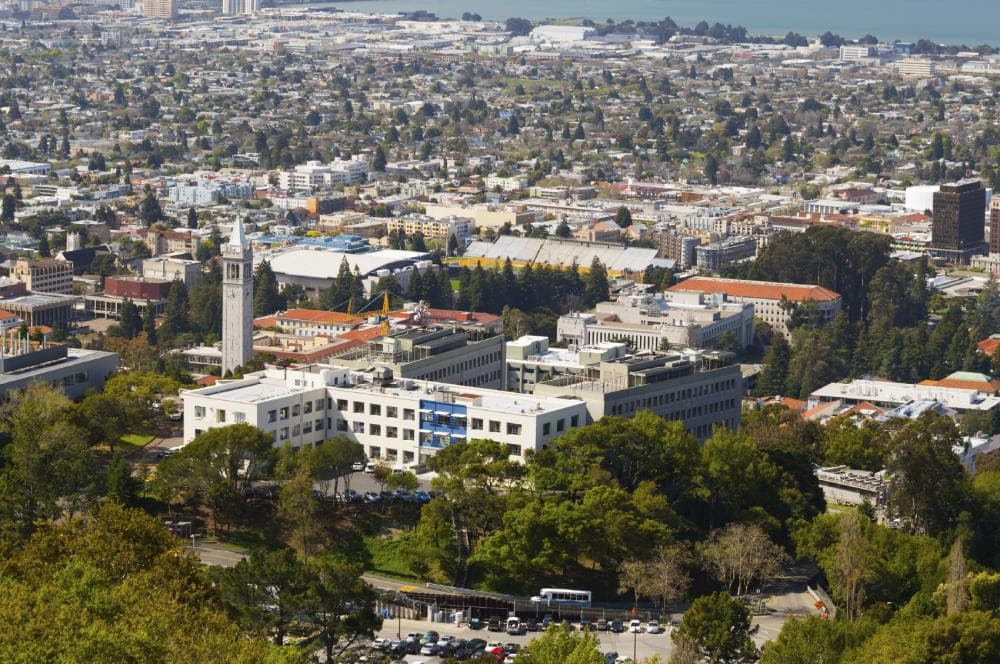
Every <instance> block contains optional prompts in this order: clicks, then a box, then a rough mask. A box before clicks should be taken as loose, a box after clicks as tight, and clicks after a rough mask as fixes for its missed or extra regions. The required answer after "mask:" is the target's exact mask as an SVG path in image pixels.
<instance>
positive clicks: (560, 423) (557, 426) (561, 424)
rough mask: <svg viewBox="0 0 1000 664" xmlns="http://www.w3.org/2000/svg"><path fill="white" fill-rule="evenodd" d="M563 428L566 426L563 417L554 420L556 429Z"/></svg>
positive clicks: (560, 429)
mask: <svg viewBox="0 0 1000 664" xmlns="http://www.w3.org/2000/svg"><path fill="white" fill-rule="evenodd" d="M565 428H566V420H565V419H559V420H558V421H557V422H556V431H562V430H564V429H565Z"/></svg>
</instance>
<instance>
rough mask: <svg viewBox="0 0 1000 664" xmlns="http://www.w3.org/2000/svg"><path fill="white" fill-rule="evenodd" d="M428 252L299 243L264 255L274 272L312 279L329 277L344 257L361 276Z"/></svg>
mask: <svg viewBox="0 0 1000 664" xmlns="http://www.w3.org/2000/svg"><path fill="white" fill-rule="evenodd" d="M427 256H428V254H427V253H426V252H419V251H401V250H397V249H383V250H381V251H370V252H365V253H360V254H348V253H344V252H341V251H333V250H330V249H327V248H326V247H313V246H301V247H291V248H289V249H283V250H280V251H276V252H274V253H272V254H271V255H270V256H266V258H267V259H268V260H269V261H270V262H271V269H272V270H274V271H275V272H276V273H281V274H287V275H290V276H296V277H311V278H314V279H332V278H334V277H336V276H337V273H338V272H340V264H341V262H342V261H343V260H344V259H345V258H346V259H347V264H348V265H350V266H351V271H352V272H353V271H354V270H355V268H357V270H358V272H360V273H361V275H362V276H366V275H369V274H374V273H375V272H377V271H378V270H382V269H390V268H393V267H402V266H405V265H408V264H412V263H414V262H416V261H418V260H423V259H426V258H427Z"/></svg>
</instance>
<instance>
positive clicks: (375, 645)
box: [371, 639, 392, 650]
mask: <svg viewBox="0 0 1000 664" xmlns="http://www.w3.org/2000/svg"><path fill="white" fill-rule="evenodd" d="M391 645H392V641H390V640H389V639H375V640H374V641H372V643H371V648H372V650H388V649H389V647H390V646H391Z"/></svg>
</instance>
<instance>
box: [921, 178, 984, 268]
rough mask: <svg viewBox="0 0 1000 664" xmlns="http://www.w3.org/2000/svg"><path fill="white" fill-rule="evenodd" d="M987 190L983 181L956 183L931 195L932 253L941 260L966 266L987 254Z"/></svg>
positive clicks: (942, 187) (944, 186) (960, 181)
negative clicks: (932, 202) (971, 259)
mask: <svg viewBox="0 0 1000 664" xmlns="http://www.w3.org/2000/svg"><path fill="white" fill-rule="evenodd" d="M985 227H986V190H985V189H984V188H983V182H982V180H959V181H958V182H952V183H949V184H943V185H941V189H940V190H939V191H937V192H935V193H934V225H933V227H932V229H931V250H932V252H933V253H934V254H935V255H937V256H940V257H942V258H945V259H948V260H951V261H955V262H957V263H968V262H969V259H970V258H971V257H972V256H975V255H979V254H984V253H986V249H987V247H986V241H985Z"/></svg>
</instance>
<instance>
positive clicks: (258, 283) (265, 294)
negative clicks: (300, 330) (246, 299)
mask: <svg viewBox="0 0 1000 664" xmlns="http://www.w3.org/2000/svg"><path fill="white" fill-rule="evenodd" d="M284 306H285V300H284V298H282V297H281V293H279V292H278V279H277V277H275V276H274V270H272V269H271V263H270V262H269V261H262V262H261V264H260V265H258V266H257V269H256V270H254V274H253V315H254V316H266V315H268V314H273V313H274V312H276V311H278V310H279V309H281V308H283V307H284Z"/></svg>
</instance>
